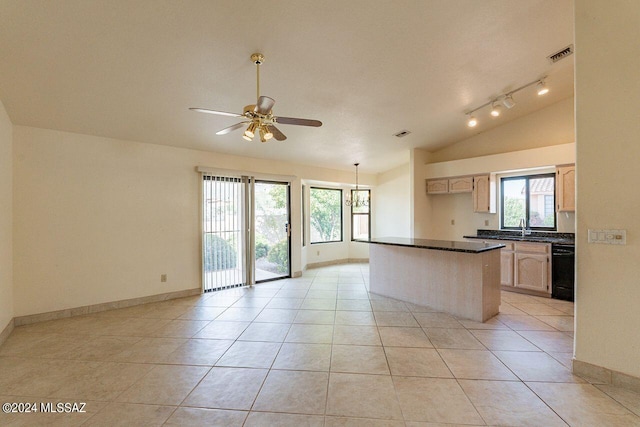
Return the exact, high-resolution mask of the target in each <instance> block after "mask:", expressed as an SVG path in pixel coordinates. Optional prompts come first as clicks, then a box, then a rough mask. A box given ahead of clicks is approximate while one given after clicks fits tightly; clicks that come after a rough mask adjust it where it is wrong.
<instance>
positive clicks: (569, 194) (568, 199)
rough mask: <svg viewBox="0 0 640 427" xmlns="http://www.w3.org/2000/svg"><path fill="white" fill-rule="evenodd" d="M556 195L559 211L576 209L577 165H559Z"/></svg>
mask: <svg viewBox="0 0 640 427" xmlns="http://www.w3.org/2000/svg"><path fill="white" fill-rule="evenodd" d="M556 197H557V199H558V212H574V211H575V210H576V166H575V165H567V166H558V167H557V168H556Z"/></svg>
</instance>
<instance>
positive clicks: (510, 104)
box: [502, 94, 516, 108]
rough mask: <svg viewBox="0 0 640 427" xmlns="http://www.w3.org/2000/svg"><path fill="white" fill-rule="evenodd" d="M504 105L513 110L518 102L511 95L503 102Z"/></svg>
mask: <svg viewBox="0 0 640 427" xmlns="http://www.w3.org/2000/svg"><path fill="white" fill-rule="evenodd" d="M502 105H504V106H505V107H507V108H513V107H515V106H516V102H515V101H514V100H513V97H512V96H511V94H508V95H507V96H505V97H504V99H503V100H502Z"/></svg>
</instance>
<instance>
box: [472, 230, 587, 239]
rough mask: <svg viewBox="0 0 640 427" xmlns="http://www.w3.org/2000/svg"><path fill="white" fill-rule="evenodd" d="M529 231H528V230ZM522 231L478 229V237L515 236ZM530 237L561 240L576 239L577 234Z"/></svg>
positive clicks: (538, 233) (535, 233)
mask: <svg viewBox="0 0 640 427" xmlns="http://www.w3.org/2000/svg"><path fill="white" fill-rule="evenodd" d="M527 231H528V230H527ZM520 234H521V231H520V230H480V229H478V236H513V235H520ZM527 236H529V237H550V236H553V237H557V238H560V239H575V237H576V234H575V233H555V232H553V231H532V232H531V234H527Z"/></svg>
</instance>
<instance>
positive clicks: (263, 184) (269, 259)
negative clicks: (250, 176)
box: [254, 181, 291, 283]
mask: <svg viewBox="0 0 640 427" xmlns="http://www.w3.org/2000/svg"><path fill="white" fill-rule="evenodd" d="M289 205H290V203H289V184H288V183H286V182H271V181H256V183H255V198H254V217H255V278H256V283H258V282H264V281H268V280H274V279H281V278H284V277H291V249H290V248H291V225H290V216H291V214H290V208H289Z"/></svg>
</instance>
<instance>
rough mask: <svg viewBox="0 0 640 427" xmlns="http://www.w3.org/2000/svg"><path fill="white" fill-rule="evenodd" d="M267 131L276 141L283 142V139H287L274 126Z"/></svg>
mask: <svg viewBox="0 0 640 427" xmlns="http://www.w3.org/2000/svg"><path fill="white" fill-rule="evenodd" d="M269 130H270V131H271V133H272V134H273V137H274V138H275V139H276V140H277V141H284V140H285V139H287V137H286V136H285V135H284V134H283V133H282V132H280V129H278V128H277V127H275V126H274V125H271V126H269Z"/></svg>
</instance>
